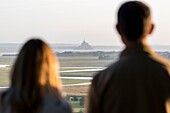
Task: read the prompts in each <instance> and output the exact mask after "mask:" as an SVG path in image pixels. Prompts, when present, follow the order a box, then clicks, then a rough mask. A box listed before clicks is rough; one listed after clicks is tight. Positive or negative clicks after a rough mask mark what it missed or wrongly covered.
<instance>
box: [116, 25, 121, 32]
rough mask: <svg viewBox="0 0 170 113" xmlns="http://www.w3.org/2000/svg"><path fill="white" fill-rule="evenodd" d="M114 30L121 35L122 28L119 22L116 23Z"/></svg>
mask: <svg viewBox="0 0 170 113" xmlns="http://www.w3.org/2000/svg"><path fill="white" fill-rule="evenodd" d="M116 30H117V31H118V33H119V34H120V35H122V30H121V28H120V26H119V24H117V25H116Z"/></svg>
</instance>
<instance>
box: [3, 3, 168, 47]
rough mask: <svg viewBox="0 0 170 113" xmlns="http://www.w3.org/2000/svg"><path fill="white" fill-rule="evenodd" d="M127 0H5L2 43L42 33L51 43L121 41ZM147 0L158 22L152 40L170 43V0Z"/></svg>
mask: <svg viewBox="0 0 170 113" xmlns="http://www.w3.org/2000/svg"><path fill="white" fill-rule="evenodd" d="M124 1H126V0H1V1H0V43H4V42H5V43H23V42H25V41H26V40H27V39H28V38H29V37H30V36H41V37H43V38H44V39H45V40H46V41H48V42H49V43H67V44H79V43H81V42H82V40H84V39H86V40H87V41H88V42H89V43H90V44H92V45H121V44H122V43H121V41H120V39H119V36H118V35H117V32H116V31H114V30H115V29H114V25H115V23H116V12H117V8H118V7H119V6H120V4H121V3H122V2H124ZM142 1H147V3H148V4H149V6H150V7H151V9H152V12H153V21H154V23H155V24H156V29H155V32H154V34H153V35H152V36H151V38H150V40H149V42H150V44H152V45H158V44H161V45H168V44H169V45H170V28H169V27H170V22H169V21H170V14H169V12H168V11H170V6H169V5H170V1H169V0H142Z"/></svg>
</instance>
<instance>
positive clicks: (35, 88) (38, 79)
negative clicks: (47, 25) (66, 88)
mask: <svg viewBox="0 0 170 113" xmlns="http://www.w3.org/2000/svg"><path fill="white" fill-rule="evenodd" d="M59 75H60V74H59V62H58V61H57V59H56V56H55V55H54V53H53V51H52V50H51V49H50V47H49V46H48V45H47V44H46V43H45V42H43V41H42V40H40V39H31V40H29V41H28V42H26V43H25V45H24V46H23V47H22V49H21V51H20V53H19V55H18V57H17V59H16V61H15V64H14V66H13V68H12V71H11V76H10V77H11V85H10V87H9V89H7V90H6V91H4V92H2V93H1V94H0V101H1V102H0V113H71V108H70V106H69V104H68V103H67V102H66V101H65V99H64V98H63V97H62V95H61V81H60V79H59Z"/></svg>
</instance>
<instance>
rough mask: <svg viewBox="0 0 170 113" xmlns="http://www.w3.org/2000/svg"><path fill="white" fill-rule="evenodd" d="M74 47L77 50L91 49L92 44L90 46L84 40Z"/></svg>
mask: <svg viewBox="0 0 170 113" xmlns="http://www.w3.org/2000/svg"><path fill="white" fill-rule="evenodd" d="M75 49H78V50H91V49H93V48H92V46H90V44H89V43H87V42H86V41H85V40H84V41H83V42H82V43H81V45H80V46H78V47H76V48H75Z"/></svg>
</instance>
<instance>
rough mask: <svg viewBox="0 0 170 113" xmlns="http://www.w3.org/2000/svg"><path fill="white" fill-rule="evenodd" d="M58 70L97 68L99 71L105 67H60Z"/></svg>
mask: <svg viewBox="0 0 170 113" xmlns="http://www.w3.org/2000/svg"><path fill="white" fill-rule="evenodd" d="M60 68H62V69H65V68H67V69H69V68H70V69H72V68H73V69H91V68H92V69H95V68H97V69H99V68H102V69H105V68H106V67H60Z"/></svg>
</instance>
